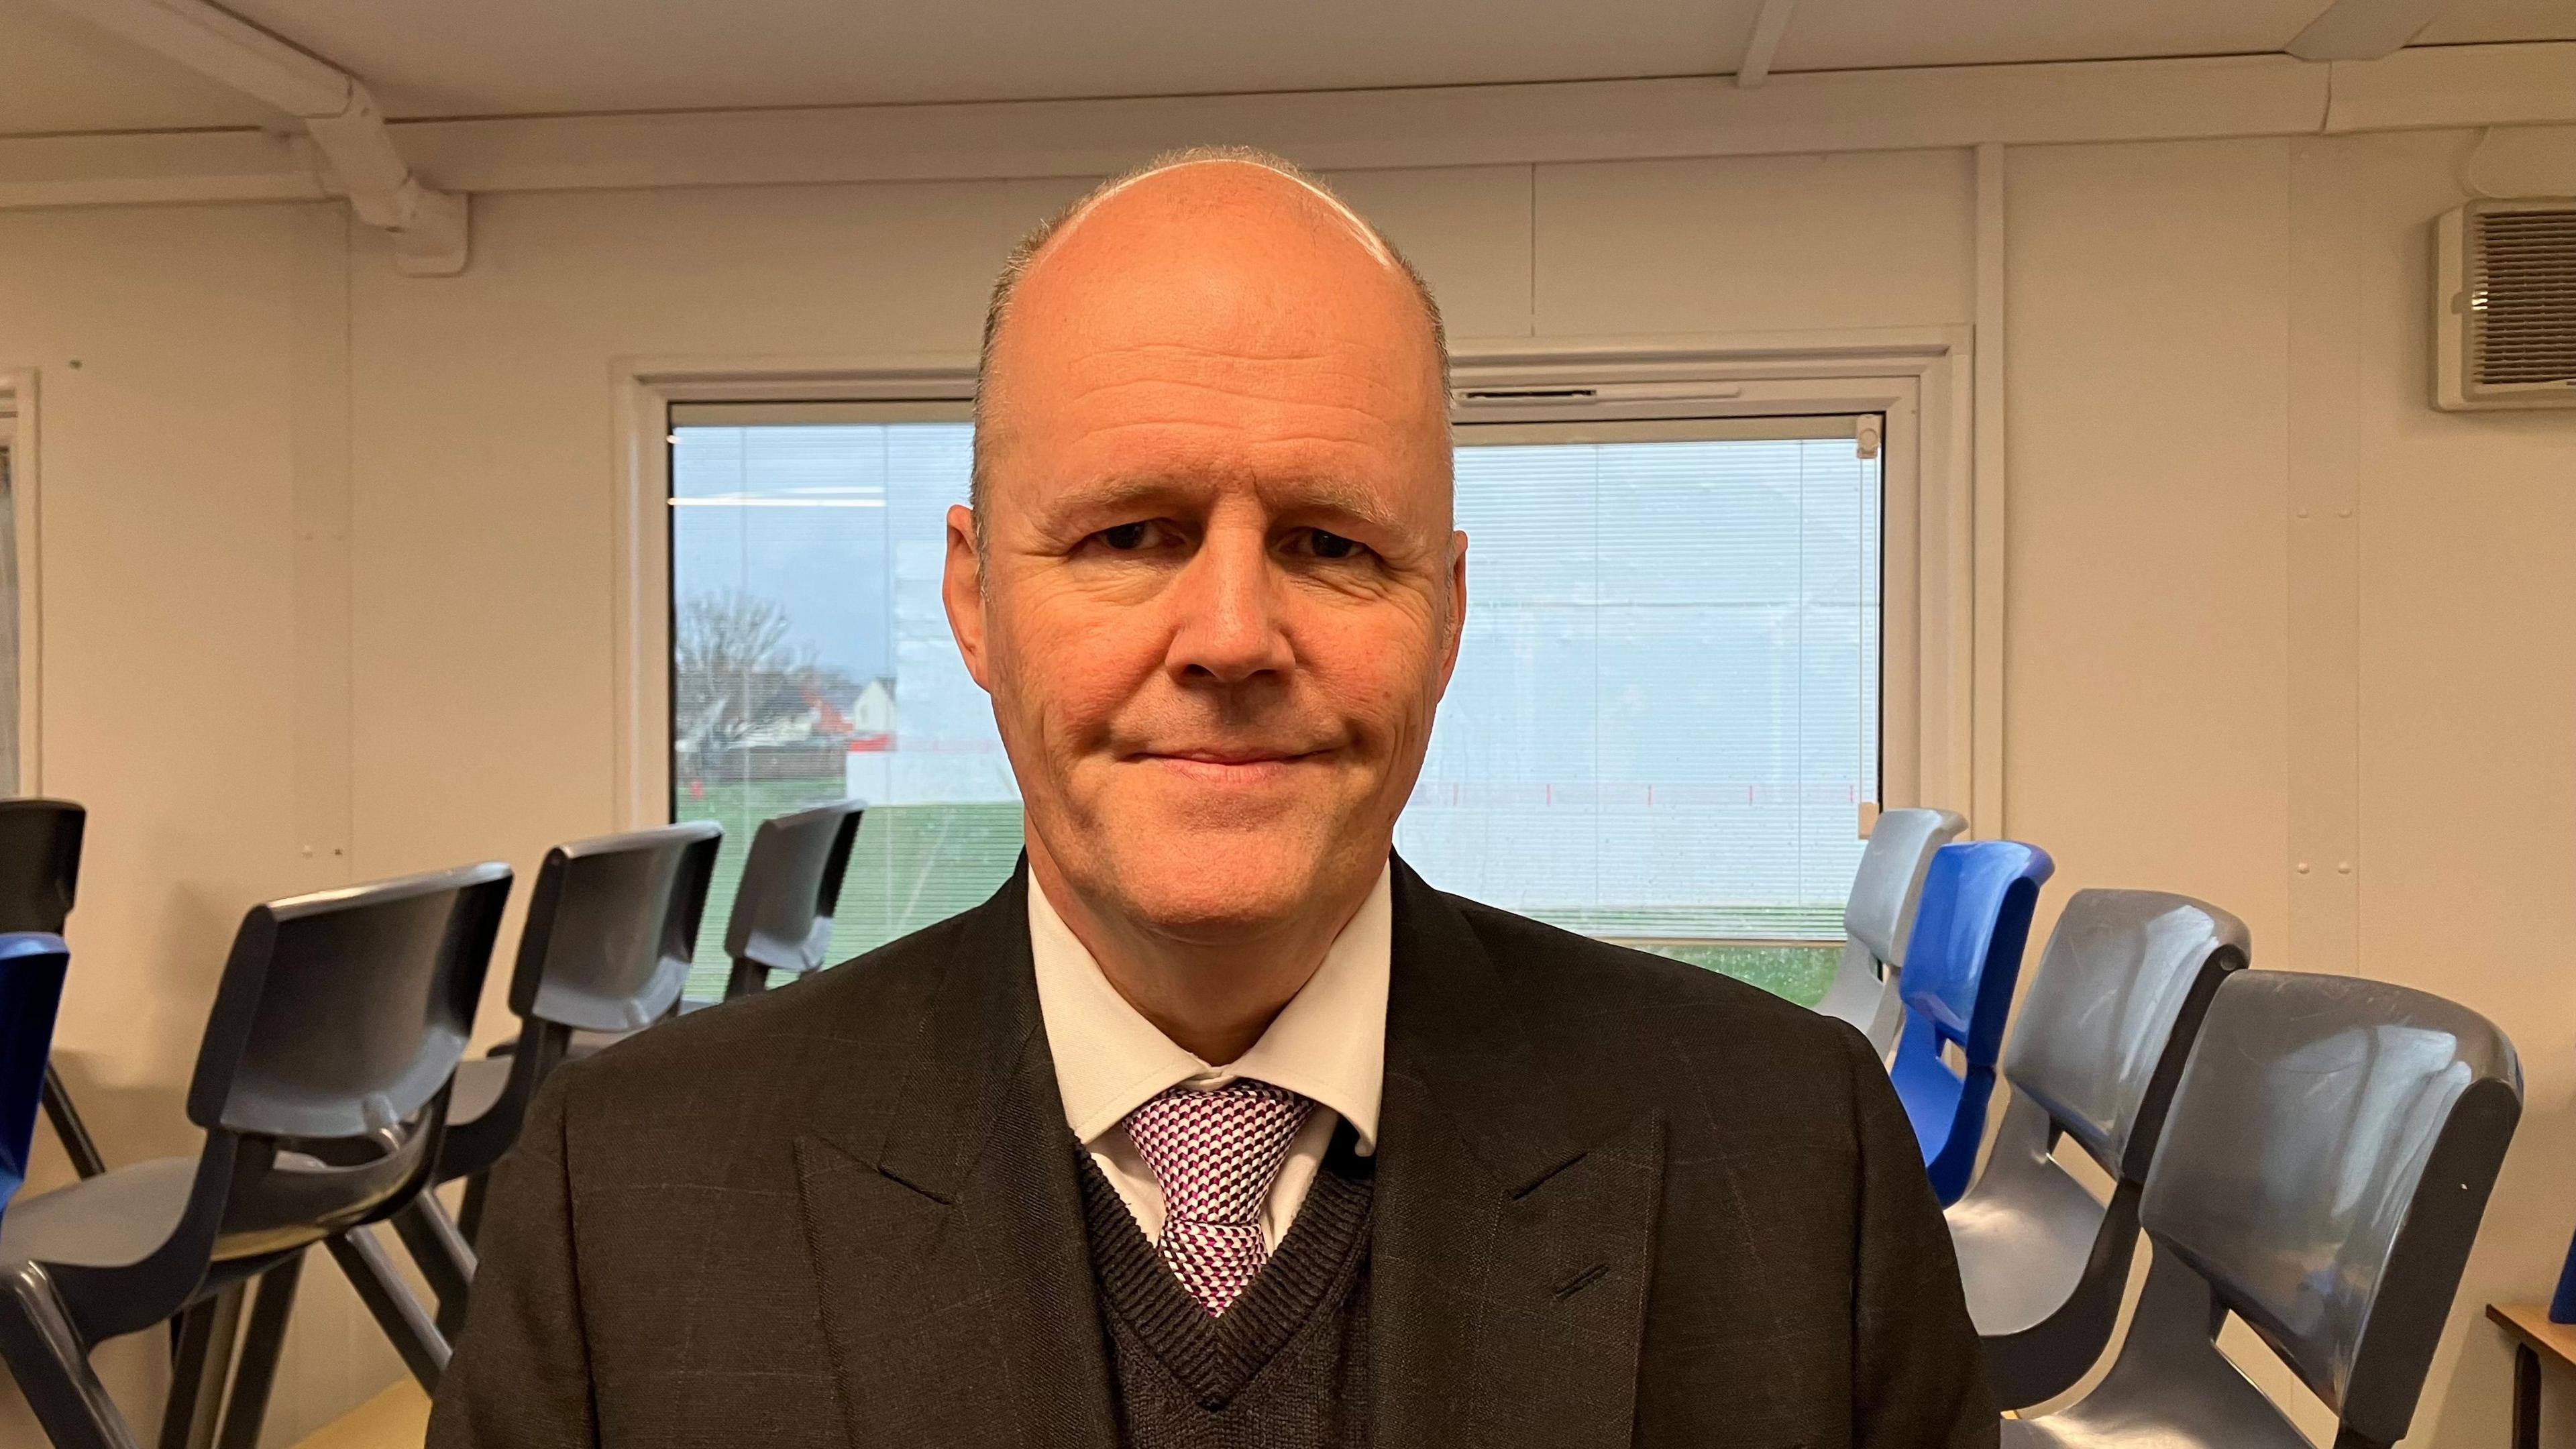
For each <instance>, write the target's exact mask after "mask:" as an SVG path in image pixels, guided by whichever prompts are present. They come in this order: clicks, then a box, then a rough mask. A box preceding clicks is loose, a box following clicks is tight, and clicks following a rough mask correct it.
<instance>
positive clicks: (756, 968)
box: [725, 961, 769, 1001]
mask: <svg viewBox="0 0 2576 1449" xmlns="http://www.w3.org/2000/svg"><path fill="white" fill-rule="evenodd" d="M768 989H769V968H768V967H766V966H762V965H759V964H757V963H755V962H750V961H736V962H734V963H733V974H732V975H731V976H728V977H726V978H725V1000H727V1001H731V1000H733V999H735V998H736V997H741V996H758V995H759V994H760V993H762V992H764V991H767V990H768Z"/></svg>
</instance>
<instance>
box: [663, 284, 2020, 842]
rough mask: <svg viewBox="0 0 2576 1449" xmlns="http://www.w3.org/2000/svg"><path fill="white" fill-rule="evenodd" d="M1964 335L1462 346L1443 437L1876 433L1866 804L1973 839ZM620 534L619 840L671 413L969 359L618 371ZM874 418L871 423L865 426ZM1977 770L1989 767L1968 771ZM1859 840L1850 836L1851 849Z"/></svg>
mask: <svg viewBox="0 0 2576 1449" xmlns="http://www.w3.org/2000/svg"><path fill="white" fill-rule="evenodd" d="M1969 337H1970V334H1969V329H1966V328H1962V327H1934V328H1897V329H1864V330H1859V331H1833V332H1806V333H1770V334H1745V335H1740V336H1729V337H1685V338H1672V339H1656V338H1604V339H1571V340H1567V339H1501V340H1482V341H1480V340H1467V341H1462V342H1460V343H1458V344H1457V345H1455V346H1454V347H1453V348H1452V385H1453V402H1454V406H1453V408H1452V418H1453V421H1457V422H1461V423H1474V422H1479V421H1489V420H1500V419H1502V418H1510V419H1516V420H1523V421H1528V422H1534V423H1535V422H1553V421H1581V420H1584V419H1610V418H1619V417H1632V418H1633V417H1654V416H1663V417H1671V416H1675V415H1676V410H1682V412H1683V415H1687V416H1694V417H1705V418H1725V417H1759V416H1770V415H1778V414H1782V413H1814V414H1852V415H1871V414H1875V415H1878V416H1881V417H1883V418H1884V419H1885V422H1884V425H1883V428H1882V432H1881V439H1880V446H1881V449H1882V452H1881V480H1882V488H1883V498H1882V512H1881V515H1880V518H1881V524H1880V526H1881V529H1882V536H1881V542H1880V560H1881V568H1882V570H1883V574H1882V579H1881V592H1880V601H1881V602H1880V608H1881V618H1880V687H1879V710H1880V727H1879V781H1880V784H1879V794H1880V799H1879V801H1878V802H1877V803H1878V804H1879V805H1880V806H1881V807H1882V808H1896V807H1900V806H1908V805H1918V804H1937V805H1941V806H1944V807H1946V808H1950V809H1954V810H1958V811H1960V812H1961V813H1963V814H1966V815H1967V816H1968V817H1969V819H1970V821H1971V825H1972V829H1973V828H1974V827H1975V826H1976V825H1978V824H1981V823H1983V822H1986V821H1991V820H1993V819H1995V818H1997V817H1998V816H1999V815H2000V813H2001V795H2002V791H2001V778H2000V777H2001V702H2002V663H2001V660H2000V658H1999V657H1995V651H1992V650H1989V651H1987V652H1986V655H1985V657H1982V658H1981V657H1979V655H1978V651H1977V650H1976V648H1975V645H1976V637H1977V630H1976V621H1977V619H1978V618H1979V617H1980V616H1984V617H1987V618H1989V619H2000V618H2001V610H2002V607H2003V597H2002V591H2003V574H2002V560H2001V559H2000V557H1995V556H1993V555H1992V551H1991V550H1989V551H1987V556H1985V557H1980V555H1979V553H1978V551H1977V550H1976V548H1975V546H1974V545H1975V539H1976V536H1977V534H1978V533H1979V532H1982V531H1991V532H1992V533H1993V534H1994V535H1995V536H1998V537H1999V536H2000V535H2001V500H2000V498H1981V497H1979V496H1977V479H1976V470H1975V468H1974V462H1973V457H1972V444H1973V442H1974V439H1973V437H1972V433H1971V416H1970V412H1969V409H1970V408H1971V406H1972V404H1973V401H1974V389H1973V386H1972V379H1973V375H1974V374H1973V366H1974V364H1973V358H1972V355H1971V352H1970V346H1969ZM612 373H613V376H614V378H615V381H616V384H617V386H616V394H617V397H616V403H617V414H618V417H617V434H618V438H619V440H620V446H621V456H620V458H619V460H618V466H617V469H616V476H617V478H618V480H619V488H618V491H619V494H620V497H619V498H618V500H617V506H616V507H615V509H614V510H613V512H614V519H615V525H616V527H615V542H614V547H615V550H616V567H615V569H614V571H613V584H614V588H615V590H616V597H615V599H614V602H613V607H612V618H613V620H614V622H615V625H616V640H615V648H616V671H615V681H614V684H615V690H616V715H617V718H616V722H615V723H616V742H615V743H616V750H615V755H616V770H617V795H618V798H617V808H618V814H619V821H620V825H621V828H638V827H642V826H646V825H652V824H657V823H660V822H661V821H663V820H664V819H665V818H667V815H668V811H669V804H670V800H671V778H670V701H669V692H670V643H671V613H670V610H671V598H670V593H671V590H670V556H669V539H670V533H669V513H670V504H669V499H670V491H671V470H670V444H669V438H670V433H671V427H672V421H671V419H672V408H673V406H674V405H680V406H684V407H685V406H686V405H688V404H693V403H780V404H802V403H863V404H878V405H893V406H891V407H888V408H887V409H886V411H887V412H888V413H894V412H896V411H898V410H899V409H900V408H901V407H902V405H905V404H913V405H927V406H934V407H941V408H942V410H943V411H947V412H949V413H950V415H951V416H953V410H954V409H955V407H956V406H957V405H958V404H960V403H963V402H967V401H969V400H971V398H972V397H973V392H974V375H975V359H974V357H973V356H972V354H965V353H959V354H942V355H930V356H923V355H918V354H915V355H906V356H895V357H882V358H867V357H849V358H816V359H789V360H784V361H773V360H766V359H746V358H623V359H619V360H618V361H617V362H616V363H615V364H614V365H613V367H612ZM869 411H876V409H874V408H871V409H869ZM1984 760H1992V761H1993V762H1994V763H1993V764H1992V765H1991V766H1990V767H1988V768H1986V769H1983V770H1978V769H1976V768H1975V767H1976V766H1977V764H1978V763H1979V762H1981V761H1984ZM1859 825H1860V822H1859V821H1855V822H1854V826H1855V829H1856V830H1857V829H1858V828H1859Z"/></svg>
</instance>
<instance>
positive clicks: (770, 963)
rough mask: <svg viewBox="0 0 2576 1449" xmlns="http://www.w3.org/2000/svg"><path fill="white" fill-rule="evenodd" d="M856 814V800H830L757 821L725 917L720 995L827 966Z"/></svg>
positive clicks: (750, 991)
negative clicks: (729, 964) (728, 966)
mask: <svg viewBox="0 0 2576 1449" xmlns="http://www.w3.org/2000/svg"><path fill="white" fill-rule="evenodd" d="M862 811H863V805H862V802H860V801H857V800H835V801H833V802H832V803H830V804H828V805H816V806H814V807H812V808H810V809H806V810H799V811H796V812H795V813H793V814H789V815H777V816H772V817H771V818H769V819H767V820H764V821H762V822H760V830H759V831H758V833H756V834H754V835H753V836H752V837H751V851H750V853H749V854H748V855H747V856H745V857H744V859H743V863H742V882H741V884H740V885H738V886H736V887H735V888H734V896H733V914H732V915H730V916H728V917H726V918H725V955H727V956H728V957H731V958H732V960H733V974H732V977H731V979H729V980H728V981H726V983H725V999H726V1000H728V1001H730V1000H732V999H733V998H735V997H737V996H750V995H752V994H754V993H756V992H760V991H765V990H767V989H768V988H769V973H770V972H772V971H784V972H787V973H788V974H789V975H793V976H803V975H805V974H806V973H808V972H812V971H819V970H821V969H823V968H824V967H825V966H828V965H830V964H832V963H831V950H832V912H833V911H835V910H837V909H839V908H840V904H841V877H842V876H844V875H846V874H848V873H849V869H850V847H851V845H852V844H853V843H854V842H856V841H857V839H858V836H859V817H860V815H861V813H862Z"/></svg>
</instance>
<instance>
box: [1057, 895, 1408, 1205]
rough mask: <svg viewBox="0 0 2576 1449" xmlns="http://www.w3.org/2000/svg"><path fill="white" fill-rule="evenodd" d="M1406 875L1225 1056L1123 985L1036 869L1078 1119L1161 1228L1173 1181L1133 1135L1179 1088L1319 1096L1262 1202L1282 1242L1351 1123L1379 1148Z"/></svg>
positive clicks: (1063, 1058)
mask: <svg viewBox="0 0 2576 1449" xmlns="http://www.w3.org/2000/svg"><path fill="white" fill-rule="evenodd" d="M1393 899H1394V898H1393V888H1392V876H1391V873H1390V872H1388V871H1380V872H1379V874H1378V878H1377V885H1376V886H1375V888H1373V889H1372V890H1370V892H1369V895H1368V899H1367V901H1365V902H1364V903H1362V904H1361V906H1360V908H1359V912H1358V913H1357V914H1356V915H1353V916H1352V917H1351V919H1350V924H1348V925H1346V926H1344V927H1343V928H1342V933H1341V934H1340V935H1339V936H1336V937H1334V938H1333V944H1332V946H1331V947H1330V948H1329V949H1327V950H1326V951H1325V953H1324V964H1322V965H1321V966H1318V967H1316V968H1315V974H1314V975H1313V976H1312V977H1310V978H1308V979H1307V982H1306V985H1305V988H1304V989H1303V990H1301V991H1299V992H1298V993H1297V994H1296V995H1295V996H1294V997H1292V998H1290V1000H1289V1002H1288V1004H1287V1006H1285V1007H1283V1008H1281V1010H1280V1012H1279V1015H1278V1016H1277V1017H1276V1018H1274V1019H1273V1020H1272V1021H1271V1023H1270V1029H1269V1030H1267V1031H1265V1032H1263V1033H1262V1034H1261V1040H1259V1041H1257V1042H1255V1043H1253V1045H1252V1050H1250V1051H1248V1052H1245V1053H1244V1054H1243V1055H1242V1056H1241V1057H1240V1058H1238V1059H1236V1060H1235V1061H1232V1062H1229V1063H1226V1064H1224V1065H1223V1066H1211V1065H1209V1064H1208V1063H1206V1062H1203V1061H1201V1060H1199V1058H1198V1057H1197V1056H1196V1055H1194V1054H1193V1053H1191V1052H1190V1051H1189V1050H1188V1049H1187V1048H1185V1047H1183V1046H1181V1045H1180V1044H1179V1043H1177V1042H1174V1041H1173V1040H1172V1039H1171V1038H1170V1037H1167V1036H1165V1035H1163V1033H1162V1029H1161V1028H1159V1027H1157V1026H1155V1025H1154V1024H1153V1023H1152V1022H1150V1021H1148V1020H1146V1019H1145V1015H1144V1013H1142V1012H1140V1011H1138V1010H1137V1009H1136V1008H1135V1007H1133V1006H1131V1005H1129V1004H1128V1002H1127V998H1126V997H1124V996H1121V995H1119V994H1118V988H1117V987H1115V986H1112V985H1110V984H1109V978H1108V977H1106V976H1103V975H1102V974H1101V973H1100V964H1099V963H1098V962H1097V961H1094V960H1093V959H1092V956H1091V952H1090V951H1089V950H1087V949H1085V948H1084V946H1083V944H1082V942H1081V941H1079V940H1077V939H1075V937H1074V934H1073V932H1072V930H1071V929H1070V928H1068V927H1067V926H1066V925H1065V923H1064V918H1063V917H1062V916H1059V915H1057V914H1056V912H1055V906H1054V905H1053V904H1052V903H1050V902H1049V901H1048V900H1047V898H1046V892H1045V891H1043V890H1040V889H1039V888H1038V882H1037V877H1036V876H1034V875H1032V876H1030V877H1029V953H1030V955H1031V956H1032V957H1034V958H1035V960H1036V963H1037V977H1038V1012H1039V1015H1040V1016H1041V1018H1042V1019H1043V1020H1044V1022H1045V1025H1046V1034H1047V1047H1048V1050H1049V1051H1050V1052H1051V1053H1052V1054H1053V1055H1054V1057H1055V1080H1056V1089H1057V1091H1058V1092H1059V1093H1060V1094H1061V1095H1062V1096H1063V1098H1064V1120H1065V1124H1066V1125H1067V1126H1069V1127H1071V1128H1072V1129H1073V1135H1074V1137H1075V1139H1076V1140H1078V1141H1080V1142H1081V1143H1082V1145H1083V1148H1084V1149H1085V1150H1086V1151H1088V1152H1089V1153H1090V1154H1091V1160H1092V1161H1093V1162H1094V1163H1096V1164H1097V1165H1098V1166H1099V1168H1100V1171H1101V1175H1102V1176H1104V1177H1107V1178H1108V1179H1109V1182H1110V1185H1111V1186H1113V1187H1115V1188H1117V1189H1118V1195H1119V1196H1120V1197H1121V1198H1124V1199H1125V1200H1126V1202H1127V1209H1128V1211H1130V1212H1132V1213H1134V1214H1135V1215H1136V1225H1137V1226H1138V1227H1140V1228H1142V1229H1144V1230H1145V1236H1146V1237H1147V1238H1148V1239H1159V1238H1161V1236H1162V1232H1163V1189H1162V1185H1161V1184H1160V1183H1158V1182H1156V1181H1155V1180H1154V1172H1153V1169H1152V1168H1150V1167H1147V1166H1146V1165H1145V1159H1144V1158H1143V1157H1142V1156H1141V1155H1139V1154H1138V1153H1137V1151H1136V1145H1135V1144H1134V1143H1133V1142H1131V1141H1129V1140H1128V1137H1127V1129H1126V1127H1125V1125H1124V1124H1125V1122H1126V1119H1127V1114H1128V1113H1130V1112H1133V1111H1135V1110H1136V1109H1137V1108H1138V1107H1141V1106H1143V1105H1144V1104H1145V1103H1146V1102H1148V1101H1150V1100H1152V1099H1153V1098H1154V1097H1156V1096H1158V1095H1160V1094H1161V1093H1162V1092H1163V1091H1164V1090H1165V1089H1166V1088H1169V1087H1176V1086H1187V1087H1192V1088H1197V1089H1200V1090H1214V1089H1215V1088H1218V1087H1222V1086H1225V1085H1227V1084H1228V1083H1231V1082H1233V1081H1235V1080H1236V1079H1238V1078H1242V1077H1250V1078H1252V1079H1254V1080H1255V1081H1262V1082H1268V1083H1269V1084H1270V1085H1272V1086H1274V1087H1285V1088H1286V1089H1288V1090H1289V1091H1291V1092H1295V1093H1297V1094H1299V1095H1300V1096H1303V1097H1308V1098H1311V1099H1312V1100H1313V1101H1314V1103H1315V1110H1314V1111H1313V1112H1312V1113H1311V1114H1310V1115H1308V1117H1307V1119H1306V1125H1305V1126H1303V1127H1302V1128H1300V1129H1298V1132H1297V1136H1296V1139H1295V1141H1293V1142H1292V1143H1291V1144H1290V1145H1289V1149H1288V1160H1287V1162H1286V1164H1285V1165H1283V1166H1282V1167H1281V1168H1280V1169H1279V1176H1278V1178H1277V1180H1276V1181H1274V1182H1273V1183H1272V1184H1271V1187H1270V1196H1269V1197H1268V1199H1266V1200H1265V1201H1264V1202H1263V1204H1262V1208H1261V1237H1262V1241H1263V1244H1264V1245H1265V1246H1266V1247H1268V1248H1269V1249H1271V1250H1272V1251H1274V1252H1275V1251H1277V1249H1278V1247H1279V1240H1280V1239H1281V1238H1283V1237H1285V1236H1287V1233H1288V1225H1289V1224H1290V1223H1292V1222H1294V1221H1296V1218H1297V1209H1298V1207H1299V1206H1300V1205H1302V1204H1303V1203H1304V1202H1305V1201H1306V1189H1307V1187H1308V1186H1310V1185H1311V1184H1312V1183H1313V1182H1314V1180H1315V1172H1316V1169H1317V1168H1319V1167H1321V1166H1322V1165H1323V1161H1324V1152H1325V1149H1326V1148H1328V1147H1329V1146H1331V1144H1332V1140H1333V1128H1334V1126H1335V1125H1336V1124H1337V1123H1340V1122H1345V1121H1347V1122H1349V1123H1350V1124H1351V1127H1352V1129H1353V1131H1354V1132H1355V1133H1356V1135H1357V1136H1358V1139H1359V1150H1360V1152H1361V1153H1362V1154H1363V1155H1365V1154H1368V1153H1373V1152H1375V1151H1376V1150H1377V1107H1378V1093H1379V1091H1380V1089H1381V1088H1382V1087H1383V1085H1384V1078H1385V1075H1386V987H1387V975H1388V970H1389V959H1388V958H1389V952H1390V950H1391V949H1392V939H1393V931H1394V919H1395V915H1394V905H1393Z"/></svg>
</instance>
